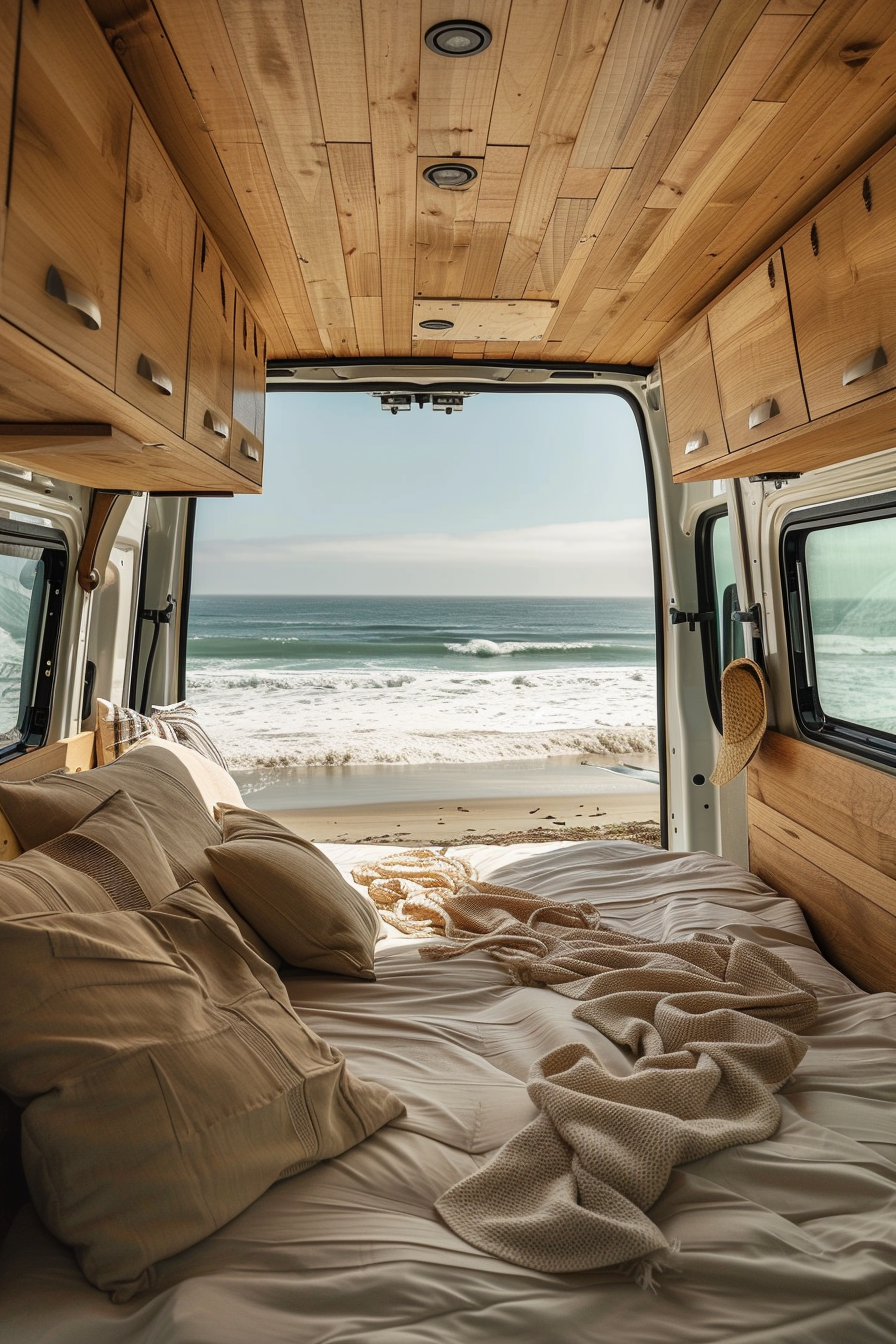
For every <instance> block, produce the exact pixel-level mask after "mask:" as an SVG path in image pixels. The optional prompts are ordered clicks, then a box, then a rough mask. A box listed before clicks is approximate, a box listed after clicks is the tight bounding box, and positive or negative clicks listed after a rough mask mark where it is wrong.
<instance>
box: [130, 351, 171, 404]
mask: <svg viewBox="0 0 896 1344" xmlns="http://www.w3.org/2000/svg"><path fill="white" fill-rule="evenodd" d="M137 373H138V374H139V376H140V377H141V378H145V379H146V381H147V382H148V383H152V384H153V385H154V386H155V387H157V388H158V389H159V391H160V392H161V393H162V395H163V396H166V397H170V396H171V394H172V392H173V391H174V384H173V383H172V381H171V379H170V378H169V377H168V375H167V373H166V372H165V370H164V369H163V368H162V366H161V364H157V363H156V361H155V360H154V359H150V357H149V355H141V356H140V358H139V359H138V360H137Z"/></svg>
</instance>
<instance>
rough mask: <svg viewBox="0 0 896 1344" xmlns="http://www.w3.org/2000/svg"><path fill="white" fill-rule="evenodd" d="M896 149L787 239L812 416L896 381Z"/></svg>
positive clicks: (792, 296) (786, 253)
mask: <svg viewBox="0 0 896 1344" xmlns="http://www.w3.org/2000/svg"><path fill="white" fill-rule="evenodd" d="M894 226H896V152H894V153H891V154H888V155H886V157H884V158H882V159H880V160H879V161H878V162H877V163H875V164H874V165H873V166H872V167H871V168H870V169H869V170H868V172H867V174H866V175H865V176H864V177H860V178H858V179H856V180H855V181H854V182H852V183H850V185H849V186H848V187H847V188H846V189H845V190H844V191H842V192H841V193H840V194H839V195H838V196H835V197H834V199H833V200H832V201H830V202H829V203H828V204H827V205H826V206H825V207H824V208H823V209H822V210H820V211H819V212H818V214H817V215H815V216H814V218H813V219H812V220H811V221H809V222H807V223H806V224H805V225H804V226H803V227H802V228H801V229H800V230H799V231H798V232H797V233H795V234H794V235H793V237H791V238H790V239H788V241H787V242H786V243H785V244H784V258H785V261H786V263H787V280H788V285H789V287H790V303H791V307H792V309H793V325H794V329H795V331H796V342H797V348H798V350H799V353H800V365H801V367H802V371H803V383H804V385H805V389H806V399H807V401H808V403H809V414H810V415H811V416H812V418H813V420H815V419H818V418H819V417H820V416H823V415H828V414H830V412H831V411H839V410H841V409H842V408H843V407H844V406H852V405H855V403H856V402H859V401H864V400H865V399H866V398H867V397H873V396H875V395H876V394H877V393H878V392H885V391H887V390H888V389H889V388H891V387H896V243H894Z"/></svg>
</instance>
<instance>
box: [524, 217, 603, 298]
mask: <svg viewBox="0 0 896 1344" xmlns="http://www.w3.org/2000/svg"><path fill="white" fill-rule="evenodd" d="M595 200H596V197H595ZM593 209H594V200H570V199H565V198H561V199H560V200H558V201H557V204H556V205H555V206H554V213H553V214H552V215H551V222H550V224H549V225H548V229H547V233H546V234H545V236H544V238H543V239H542V243H541V248H540V250H539V253H538V259H537V260H536V262H535V267H534V269H533V271H532V274H531V275H530V277H529V284H528V285H527V287H526V298H528V299H549V298H550V297H551V295H552V294H553V292H554V288H555V286H556V284H557V282H558V280H559V279H560V276H561V275H562V274H563V270H564V268H565V266H566V263H567V262H568V261H569V258H570V257H571V256H572V252H573V248H574V247H575V246H576V244H577V243H578V242H579V240H580V239H581V237H582V233H583V230H584V228H585V225H586V224H587V222H588V216H589V215H590V214H591V211H592V210H593Z"/></svg>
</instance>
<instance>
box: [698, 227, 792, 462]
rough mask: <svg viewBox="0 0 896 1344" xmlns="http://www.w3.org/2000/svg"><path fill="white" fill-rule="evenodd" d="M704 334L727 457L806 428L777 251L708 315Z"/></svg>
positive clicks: (779, 254) (785, 285)
mask: <svg viewBox="0 0 896 1344" xmlns="http://www.w3.org/2000/svg"><path fill="white" fill-rule="evenodd" d="M709 334H710V340H711V342H712V353H713V362H714V364H715V371H716V381H717V383H718V388H719V400H720V401H721V405H722V419H723V421H724V424H725V433H726V435H727V437H728V447H729V449H730V450H731V452H735V451H736V450H737V449H739V448H747V447H749V446H750V445H751V444H754V443H760V442H761V441H762V440H763V439H768V438H771V436H772V435H774V434H780V433H782V432H783V431H784V430H787V429H793V428H794V427H795V426H796V425H802V424H805V423H806V421H807V420H808V418H809V413H808V411H807V409H806V398H805V397H804V396H803V386H802V383H801V381H800V369H799V363H798V362H797V357H796V346H795V344H794V340H793V329H792V327H791V324H790V306H789V303H788V299H787V282H786V280H785V276H784V261H783V258H782V255H781V252H780V251H778V252H776V253H774V255H773V256H771V257H770V258H769V259H768V261H766V262H763V263H762V265H761V266H757V267H756V269H755V270H754V271H752V272H751V273H750V274H749V275H747V276H746V277H745V278H744V279H743V280H741V281H740V283H739V284H737V285H735V287H734V289H732V290H730V291H729V293H728V294H726V295H725V296H724V298H722V299H720V300H719V302H718V303H717V304H716V305H715V307H713V308H711V309H710V312H709Z"/></svg>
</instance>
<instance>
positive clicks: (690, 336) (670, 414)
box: [660, 317, 728, 473]
mask: <svg viewBox="0 0 896 1344" xmlns="http://www.w3.org/2000/svg"><path fill="white" fill-rule="evenodd" d="M660 372H661V374H662V381H663V403H664V405H665V408H666V427H667V431H668V434H669V452H670V454H671V458H672V471H673V473H678V472H680V471H687V470H688V469H689V468H690V467H699V466H702V465H703V463H704V462H713V461H715V459H716V458H719V457H725V456H727V453H728V443H727V440H726V438H725V429H724V427H723V425H722V411H721V407H720V406H719V392H718V388H717V387H716V374H715V369H714V368H713V362H712V348H711V346H710V343H709V325H708V323H707V320H706V318H705V317H703V318H701V319H700V321H699V322H697V323H695V324H694V326H693V327H689V328H688V330H687V331H686V332H684V334H683V335H681V336H679V337H678V339H677V340H675V341H673V342H672V344H671V345H668V346H666V348H665V350H663V352H662V353H661V355H660Z"/></svg>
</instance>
